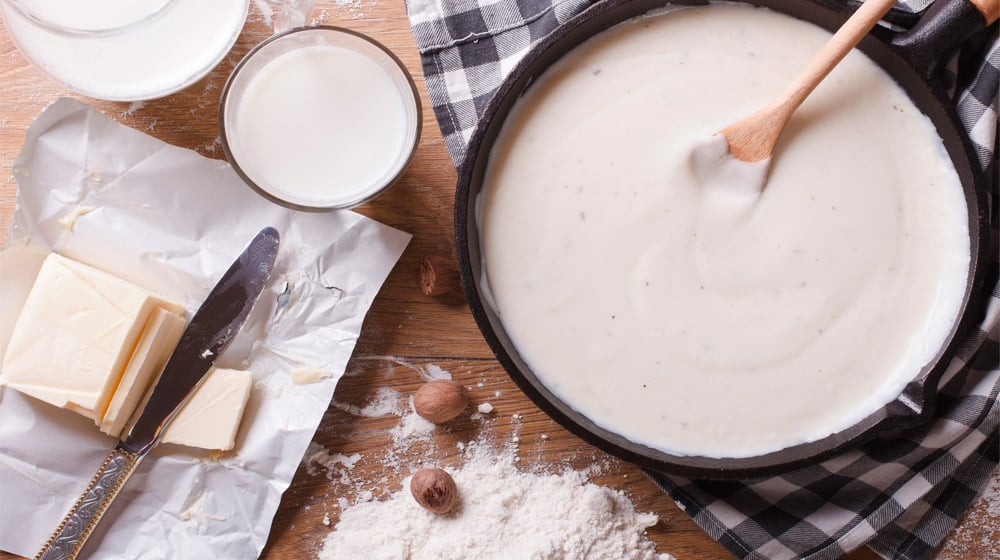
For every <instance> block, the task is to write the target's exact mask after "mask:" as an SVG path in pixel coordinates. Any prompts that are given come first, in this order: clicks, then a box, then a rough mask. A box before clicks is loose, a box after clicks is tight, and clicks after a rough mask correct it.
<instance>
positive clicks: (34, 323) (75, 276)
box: [0, 253, 184, 425]
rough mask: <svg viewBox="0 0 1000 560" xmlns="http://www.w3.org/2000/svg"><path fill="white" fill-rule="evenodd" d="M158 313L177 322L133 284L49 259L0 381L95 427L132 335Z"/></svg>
mask: <svg viewBox="0 0 1000 560" xmlns="http://www.w3.org/2000/svg"><path fill="white" fill-rule="evenodd" d="M160 309H162V310H164V311H166V312H169V313H172V314H174V315H175V316H178V317H179V316H180V315H181V314H182V313H183V312H184V308H183V307H181V306H180V305H177V304H175V303H172V302H169V301H167V300H165V299H162V298H160V297H157V296H156V295H154V294H152V293H150V292H148V291H147V290H144V289H142V288H140V287H138V286H135V285H134V284H131V283H129V282H126V281H124V280H122V279H120V278H116V277H115V276H112V275H110V274H108V273H106V272H103V271H101V270H97V269H96V268H93V267H90V266H87V265H85V264H83V263H79V262H76V261H74V260H71V259H68V258H65V257H62V256H60V255H57V254H55V253H53V254H50V255H49V256H48V257H46V259H45V262H43V263H42V268H41V270H40V271H39V273H38V277H37V278H36V279H35V283H34V285H33V286H32V288H31V292H30V293H29V294H28V299H27V300H26V301H25V303H24V307H23V308H22V310H21V314H20V315H19V316H18V319H17V322H16V324H15V325H14V331H13V332H12V333H11V338H10V342H9V343H8V345H7V351H6V352H5V354H4V361H3V372H0V384H3V385H7V386H9V387H12V388H14V389H17V390H18V391H20V392H22V393H25V394H27V395H31V396H32V397H35V398H37V399H40V400H42V401H45V402H47V403H50V404H52V405H55V406H58V407H61V408H68V409H71V410H74V411H76V412H78V413H80V414H83V415H84V416H87V417H88V418H91V419H93V420H94V421H95V422H96V423H97V424H98V425H100V423H101V420H102V419H103V416H104V413H105V411H106V410H107V408H108V404H109V402H110V401H111V397H112V395H113V394H114V392H115V390H116V388H117V387H118V383H119V381H120V380H121V379H122V376H123V374H124V373H125V368H126V366H127V365H128V363H129V361H130V359H131V358H132V355H133V352H134V350H135V348H136V345H137V344H138V343H139V339H140V336H141V335H142V333H143V331H144V330H145V328H146V325H147V323H148V322H149V320H150V317H151V316H152V315H153V314H154V312H156V311H157V310H160ZM172 350H173V348H172V347H171V348H169V349H167V350H166V352H167V353H168V354H169V352H170V351H172Z"/></svg>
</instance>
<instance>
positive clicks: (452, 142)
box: [407, 0, 1000, 560]
mask: <svg viewBox="0 0 1000 560" xmlns="http://www.w3.org/2000/svg"><path fill="white" fill-rule="evenodd" d="M942 1H943V0H942ZM592 3H593V0H407V8H408V11H409V17H410V23H411V26H412V28H413V35H414V37H415V38H416V42H417V46H418V47H419V49H420V54H421V56H422V63H423V69H424V74H425V78H426V81H427V90H428V93H429V94H430V99H431V103H432V105H433V107H434V113H435V115H436V116H437V119H438V123H439V124H440V126H441V131H442V133H443V134H444V138H445V143H446V145H447V147H448V151H449V153H450V154H451V157H452V160H453V161H454V162H455V163H456V164H459V163H460V162H461V160H462V158H463V157H464V155H465V150H466V144H467V142H468V140H469V138H470V137H471V135H472V132H473V130H474V129H475V127H476V125H477V123H478V121H479V115H480V114H481V113H482V111H483V109H484V108H485V106H486V104H487V103H488V101H489V99H490V96H491V95H492V93H493V92H494V91H495V89H496V88H497V87H498V86H499V85H500V83H501V81H502V80H503V78H504V77H505V76H506V75H507V74H508V73H509V72H510V70H511V69H512V68H513V67H514V66H515V65H516V64H517V62H518V61H519V60H520V59H521V58H522V56H523V55H524V54H525V53H526V52H527V50H528V49H529V48H530V47H531V46H532V45H534V44H535V43H537V42H538V41H539V40H540V39H541V38H543V37H544V36H546V35H547V34H548V33H549V32H551V31H552V30H553V29H555V28H556V27H557V26H559V25H560V24H562V23H564V22H566V21H567V20H568V19H570V18H571V17H573V16H574V15H576V14H578V13H580V12H581V11H583V10H585V9H586V8H587V7H589V6H590V5H592ZM929 3H930V0H909V1H908V2H903V3H901V4H900V5H899V6H897V8H898V9H900V10H902V11H904V12H905V11H911V12H917V11H920V10H922V9H923V8H925V7H926V5H927V4H929ZM948 72H949V75H948V76H947V77H946V78H947V79H948V80H949V81H950V82H951V83H952V84H954V91H956V92H957V95H955V99H956V103H957V107H958V113H959V115H960V116H961V118H962V120H963V122H964V124H965V126H966V129H967V130H968V132H969V136H970V137H971V138H972V140H973V142H974V144H975V145H976V147H977V152H978V156H979V158H980V163H981V164H982V165H983V166H984V168H986V170H987V177H990V178H991V180H992V186H991V189H990V194H991V203H990V205H991V208H992V210H993V211H992V215H993V223H992V226H993V230H994V231H993V247H992V248H991V250H990V253H989V258H990V259H991V262H990V263H989V269H990V279H989V280H988V282H987V284H988V286H990V287H991V288H992V291H991V293H990V298H989V307H988V312H987V317H986V318H985V320H984V322H983V323H982V325H981V328H980V329H979V330H978V331H977V332H976V333H975V334H974V335H973V336H971V337H970V338H969V339H968V340H966V341H965V344H964V345H963V347H962V350H961V351H960V352H959V354H958V356H957V357H956V358H955V359H954V361H953V362H952V364H951V367H950V368H949V369H948V371H947V373H946V374H945V376H944V378H943V380H942V382H941V388H940V401H939V405H938V410H937V413H936V418H935V420H934V421H933V422H932V423H931V424H930V425H928V426H925V427H922V428H919V429H914V430H911V431H909V432H906V433H904V434H902V435H900V436H898V437H895V438H893V439H884V440H880V441H876V442H873V443H870V444H868V445H866V446H864V447H862V448H861V449H858V450H854V451H850V452H847V453H844V454H843V455H840V456H838V457H835V458H833V459H830V460H828V461H826V462H824V463H822V464H819V465H815V466H812V467H807V468H803V469H801V470H798V471H795V472H792V473H788V474H785V475H783V476H775V477H771V478H766V479H760V480H749V481H727V482H718V481H694V480H687V479H683V478H679V477H675V476H669V475H665V474H661V473H652V472H650V473H647V474H648V475H649V476H650V477H651V478H652V479H653V480H654V481H655V482H656V483H657V484H659V485H660V486H661V487H662V488H663V489H664V490H665V491H666V492H667V493H669V494H670V496H671V497H672V498H673V499H674V500H675V501H676V502H677V503H678V504H679V505H680V506H681V507H682V508H683V509H684V510H685V511H686V512H687V513H688V514H689V515H691V517H692V518H693V519H694V520H695V521H696V522H697V523H698V524H699V525H700V526H701V527H702V528H704V529H705V531H707V532H708V533H709V534H710V535H711V536H712V537H714V538H715V539H716V540H718V541H719V542H720V543H722V544H723V545H724V546H725V547H726V548H727V549H729V550H730V551H732V552H733V553H734V554H735V555H737V556H738V557H741V558H748V559H749V558H767V559H790V558H809V559H828V558H838V557H840V556H842V555H843V554H845V553H847V552H849V551H851V550H854V549H856V548H858V547H860V546H863V545H867V546H869V547H871V548H872V549H873V550H875V551H876V552H878V553H879V554H880V555H882V556H883V557H885V558H893V559H900V560H903V559H906V560H919V559H922V558H927V557H928V556H929V555H930V554H931V552H932V551H933V549H934V548H935V546H937V545H938V544H939V543H940V542H941V540H942V539H943V538H944V537H945V535H947V533H948V532H949V531H950V530H951V529H952V527H954V525H955V523H956V522H957V520H958V519H959V517H960V516H961V515H962V513H963V512H964V511H965V510H966V509H967V508H968V507H969V505H970V504H971V503H972V502H973V500H974V499H975V497H976V495H977V493H978V492H979V490H980V489H981V488H983V486H984V484H985V483H986V481H987V480H988V479H989V477H990V475H991V473H992V471H993V469H994V468H996V466H997V463H998V462H1000V443H998V433H1000V405H998V403H997V393H998V389H1000V342H998V338H1000V333H998V318H1000V284H998V281H997V276H998V266H997V257H998V248H997V246H996V241H997V232H996V229H997V222H998V219H997V217H998V212H997V201H998V199H1000V197H998V196H997V194H998V193H997V189H998V186H997V183H998V180H997V171H998V164H997V158H996V155H995V149H996V146H997V143H998V142H997V128H998V127H997V114H998V89H1000V37H998V33H997V30H996V25H994V26H993V29H992V30H991V31H990V32H988V33H986V34H983V36H981V37H979V38H978V42H976V41H973V42H971V43H970V45H969V46H967V47H966V48H965V49H964V51H963V53H961V56H959V57H956V58H955V60H953V61H952V63H951V65H950V66H949V68H948ZM996 546H997V547H998V548H1000V544H997V545H996Z"/></svg>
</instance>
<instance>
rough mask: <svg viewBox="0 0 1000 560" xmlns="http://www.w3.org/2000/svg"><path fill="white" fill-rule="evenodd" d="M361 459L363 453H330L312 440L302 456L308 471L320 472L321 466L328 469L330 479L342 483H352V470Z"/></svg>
mask: <svg viewBox="0 0 1000 560" xmlns="http://www.w3.org/2000/svg"><path fill="white" fill-rule="evenodd" d="M360 460H361V454H359V453H355V454H353V455H344V454H343V453H330V452H329V451H328V450H327V449H326V448H325V447H323V446H322V445H320V444H318V443H316V442H310V443H309V447H308V448H307V449H306V454H305V456H304V457H303V458H302V464H303V465H305V467H306V472H307V473H309V474H310V475H314V476H315V475H316V474H318V473H319V468H317V467H321V468H323V469H324V470H325V471H326V477H327V478H328V479H330V480H337V481H339V482H340V483H341V484H351V482H352V480H351V475H350V471H351V470H352V469H354V465H355V464H357V462H358V461H360Z"/></svg>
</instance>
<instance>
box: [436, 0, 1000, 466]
mask: <svg viewBox="0 0 1000 560" xmlns="http://www.w3.org/2000/svg"><path fill="white" fill-rule="evenodd" d="M707 3H708V2H705V1H704V0H680V1H674V2H668V1H664V0H607V1H605V2H600V3H597V4H595V5H593V6H591V7H590V8H588V9H587V10H585V11H583V12H582V13H580V14H578V15H577V16H574V17H573V18H572V19H571V20H569V21H568V22H567V23H566V24H564V25H563V26H561V27H560V28H558V29H556V30H555V31H553V32H552V33H551V34H550V35H549V36H548V37H547V38H545V39H544V40H543V41H542V42H541V43H540V44H538V45H537V46H536V47H534V48H532V49H531V50H530V51H529V53H528V54H527V55H526V56H525V57H524V59H522V60H521V61H520V63H519V64H518V65H517V66H516V67H515V68H514V70H513V71H512V72H511V74H510V75H509V76H508V77H507V79H505V80H504V82H503V83H502V84H501V86H500V88H499V89H498V90H497V92H496V93H495V94H494V96H493V98H492V99H491V100H490V103H489V104H488V106H487V108H486V110H485V112H484V114H483V117H482V118H481V120H480V124H479V127H477V129H476V130H475V132H474V133H473V135H472V138H471V139H470V142H469V146H468V151H467V153H466V157H465V160H464V162H463V164H462V165H461V166H460V168H459V174H458V187H457V189H456V195H455V232H456V244H457V250H458V251H457V252H458V260H459V269H460V274H461V276H462V283H463V286H464V288H465V292H466V298H467V300H468V302H469V306H470V309H471V311H472V314H473V317H474V318H475V320H476V323H477V325H478V326H479V329H480V331H482V333H483V336H484V338H485V339H486V341H487V343H488V344H489V346H490V348H491V350H492V351H493V353H494V354H495V355H496V357H497V360H498V361H499V362H500V364H501V365H502V366H503V367H504V369H505V370H506V371H507V373H508V375H509V376H510V377H511V378H512V379H513V380H514V382H515V383H516V384H517V385H518V386H519V387H520V389H521V390H522V391H524V393H525V394H526V395H527V396H528V397H529V398H530V399H531V400H532V401H533V402H534V403H535V405H536V406H538V407H539V408H540V409H541V410H543V411H544V412H546V413H547V414H548V415H549V416H550V417H552V418H553V419H554V420H556V421H557V422H558V423H559V424H561V425H562V426H563V427H565V428H567V429H568V430H569V431H570V432H572V433H574V434H575V435H577V436H579V437H581V438H582V439H583V440H585V441H587V442H588V443H590V444H592V445H594V446H596V447H598V448H600V449H602V450H604V451H606V452H608V453H610V454H612V455H615V456H618V457H620V458H622V459H625V460H627V461H629V462H631V463H634V464H637V465H639V466H641V467H643V468H647V469H652V470H656V471H661V472H667V473H671V474H676V475H681V476H686V477H690V478H701V479H748V478H757V477H763V476H770V475H774V474H778V473H782V472H787V471H790V470H794V469H796V468H799V467H802V466H806V465H809V464H814V463H817V462H819V461H821V460H823V459H826V458H829V457H831V456H833V455H835V454H837V453H839V452H842V451H844V450H846V449H849V448H853V447H856V446H858V445H861V444H862V443H865V442H868V441H871V440H873V439H875V438H877V437H880V436H891V435H892V434H894V433H898V431H900V430H902V429H905V428H909V427H913V426H916V425H919V424H921V423H923V422H926V421H927V420H929V418H930V417H931V415H932V413H933V407H934V402H935V396H936V392H937V391H936V387H937V384H938V381H939V380H940V378H941V376H942V375H943V374H944V371H945V369H946V368H947V365H948V362H949V361H950V357H952V356H954V355H955V353H956V352H957V350H958V347H959V346H960V344H961V342H962V340H963V338H964V334H966V333H968V332H970V329H972V328H974V327H975V326H976V325H977V324H978V322H979V320H980V319H981V317H982V313H983V312H984V307H985V306H984V302H983V298H982V295H983V292H984V286H985V274H986V270H985V268H986V267H984V266H979V263H980V262H981V261H982V260H983V258H984V257H985V252H986V244H987V242H988V239H989V231H988V230H989V223H988V222H989V220H988V215H987V213H988V208H987V205H986V184H985V178H984V177H983V173H982V172H981V170H980V169H979V165H978V162H977V160H976V159H975V154H974V151H973V149H972V147H971V145H970V143H969V140H968V138H967V137H966V136H965V132H964V129H963V128H962V127H961V124H960V121H959V120H958V118H957V115H956V114H955V112H954V110H953V109H952V108H951V107H950V106H949V105H948V103H947V97H946V95H945V93H944V89H943V86H941V85H940V84H939V83H938V82H937V81H935V80H930V81H928V80H925V79H924V78H922V77H921V72H926V71H927V69H922V68H914V67H913V66H912V65H911V63H910V61H909V60H907V57H906V52H905V51H902V50H900V49H898V48H897V49H894V48H892V47H890V45H889V44H888V43H889V41H890V40H891V39H892V37H891V36H890V35H888V34H887V33H886V32H882V33H876V34H878V35H880V37H879V38H875V37H872V36H869V37H867V38H866V39H865V40H864V41H863V42H862V43H861V45H859V48H861V49H862V50H863V51H865V53H866V54H867V55H868V56H869V57H870V58H872V59H873V60H875V62H876V63H878V64H879V65H880V66H881V67H882V68H883V69H884V70H886V71H887V72H888V73H889V74H890V75H891V76H892V77H893V78H894V79H895V80H896V81H897V83H900V85H901V86H902V87H903V89H904V90H905V91H906V93H907V94H908V95H909V96H910V97H911V99H912V100H913V101H914V103H915V104H917V106H918V108H920V109H921V110H922V111H923V112H925V114H927V115H928V116H929V117H931V120H932V122H933V123H934V126H935V128H936V129H937V131H938V133H939V134H940V135H941V136H942V139H943V140H944V143H945V146H946V148H947V150H948V155H949V156H950V158H951V160H952V162H953V163H954V164H955V167H956V170H957V171H958V173H959V177H960V179H961V181H962V185H963V190H964V191H965V194H966V203H967V204H968V207H969V210H970V211H969V221H970V223H969V235H970V242H971V247H972V255H971V261H970V273H969V278H968V281H967V289H966V294H965V298H964V300H963V305H962V308H961V312H960V314H959V320H958V321H957V322H956V324H955V325H953V327H952V330H951V333H950V334H949V337H948V343H947V344H946V345H945V347H944V348H942V349H941V350H940V351H939V353H938V355H937V356H936V358H935V359H934V360H933V361H931V362H930V364H929V365H928V366H927V367H925V368H924V369H923V370H922V371H921V373H920V374H919V375H918V376H917V377H916V378H915V380H914V381H912V382H911V383H910V384H909V385H907V387H906V388H905V389H904V391H903V393H902V395H901V398H899V399H897V400H894V401H892V402H890V403H889V404H887V405H886V406H885V407H883V408H882V409H880V410H878V411H876V412H875V413H873V414H872V415H870V416H869V417H868V418H866V419H864V420H862V421H861V422H859V423H857V424H855V425H854V426H851V427H849V428H847V429H845V430H842V431H841V432H838V433H835V434H832V435H830V436H828V437H826V438H823V439H820V440H817V441H814V442H810V443H805V444H801V445H796V446H793V447H789V448H786V449H783V450H780V451H777V452H774V453H769V454H766V455H760V456H756V457H748V458H721V459H719V458H710V457H698V456H678V455H672V454H669V453H665V452H662V451H659V450H656V449H652V448H649V447H646V446H643V445H639V444H636V443H634V442H632V441H630V440H628V439H626V438H624V437H622V436H620V435H618V434H616V433H614V432H611V431H609V430H606V429H604V428H601V427H600V426H598V425H596V424H595V423H593V422H592V421H590V420H589V419H587V418H586V417H585V416H583V415H581V414H579V413H577V412H576V411H574V410H573V409H572V407H570V406H569V405H567V404H565V403H563V402H562V401H561V400H560V399H558V398H557V397H556V396H555V395H553V394H552V393H551V392H550V391H549V390H548V389H547V388H546V387H545V386H544V384H542V383H541V382H540V381H539V380H538V379H537V377H535V375H534V374H533V373H532V372H531V370H530V368H528V367H527V365H526V364H525V363H524V361H523V360H522V359H521V358H520V357H519V356H518V355H517V352H516V350H514V349H513V345H512V344H509V341H507V339H506V335H505V334H504V333H503V328H502V325H501V323H500V321H499V320H498V319H497V318H496V315H495V314H494V313H493V311H492V310H491V309H490V308H489V306H488V305H486V304H484V300H483V298H482V295H481V294H480V292H479V289H478V277H479V275H480V271H479V270H475V271H474V270H473V263H475V265H476V266H477V267H479V266H480V264H481V261H480V259H479V253H478V245H477V244H478V233H477V232H476V231H475V230H476V227H475V224H476V221H475V195H476V194H477V193H478V192H479V189H480V188H481V186H482V184H481V183H482V178H483V174H484V173H485V169H486V163H487V160H488V158H489V151H490V148H491V147H492V143H493V141H494V140H495V138H496V135H497V134H498V133H499V130H500V128H501V127H502V124H503V120H504V118H505V117H506V115H507V113H508V112H509V110H510V108H511V107H512V106H513V104H514V103H515V102H516V100H517V98H518V97H520V95H521V94H523V92H524V91H525V90H527V88H528V87H530V85H531V83H532V82H533V81H534V78H535V77H537V76H540V75H541V74H542V73H544V71H545V70H546V69H547V68H548V67H549V66H551V64H552V63H554V61H555V60H557V59H558V58H560V57H561V56H562V55H563V54H565V53H566V52H568V51H569V50H571V49H572V48H573V47H575V46H577V45H579V44H580V43H581V42H583V41H584V40H586V39H587V38H589V37H591V36H593V35H595V34H596V33H599V32H600V31H603V30H605V29H608V28H610V27H611V26H613V25H615V24H617V23H620V22H622V21H625V20H627V19H630V18H633V17H636V16H639V15H642V14H645V13H647V12H649V11H651V10H655V9H657V8H661V7H663V6H665V5H668V4H672V5H706V4H707ZM744 3H748V4H752V5H757V6H763V7H767V8H771V9H775V10H777V11H779V12H782V13H785V14H788V15H791V16H793V17H797V18H799V19H803V20H805V21H809V22H812V23H814V24H817V25H820V26H821V27H825V28H827V29H836V27H837V26H839V25H840V23H842V22H843V20H844V18H846V15H845V13H844V12H843V11H842V10H839V9H837V8H836V7H835V6H834V5H832V3H829V2H827V4H829V5H824V4H821V3H812V2H801V1H794V0H752V1H749V2H746V1H745V0H744ZM876 34H873V35H876ZM473 251H475V252H474V253H473ZM505 342H507V344H505ZM906 402H909V403H913V405H911V406H907V405H906V404H904V403H906Z"/></svg>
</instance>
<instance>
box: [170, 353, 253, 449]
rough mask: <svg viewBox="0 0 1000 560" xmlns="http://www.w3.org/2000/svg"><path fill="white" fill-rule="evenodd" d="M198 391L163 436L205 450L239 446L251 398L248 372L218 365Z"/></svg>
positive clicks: (173, 441) (250, 375) (250, 382)
mask: <svg viewBox="0 0 1000 560" xmlns="http://www.w3.org/2000/svg"><path fill="white" fill-rule="evenodd" d="M206 375H207V377H206V378H205V381H204V382H202V384H201V387H199V388H198V390H197V391H196V392H195V394H194V395H193V396H192V397H191V400H190V401H188V403H187V404H186V405H184V408H182V409H181V411H180V412H179V413H178V414H177V417H176V418H174V421H173V422H171V423H170V425H169V426H167V429H166V430H164V432H163V435H162V436H161V438H160V441H161V442H162V443H178V444H181V445H189V446H191V447H201V448H203V449H220V450H223V451H228V450H230V449H232V448H233V447H235V445H236V433H237V432H238V431H239V428H240V420H241V419H242V418H243V411H244V409H245V408H246V406H247V401H249V400H250V388H251V387H252V386H253V375H252V374H251V373H250V372H249V371H240V370H235V369H222V368H216V369H213V370H212V371H210V372H208V374H206Z"/></svg>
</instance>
